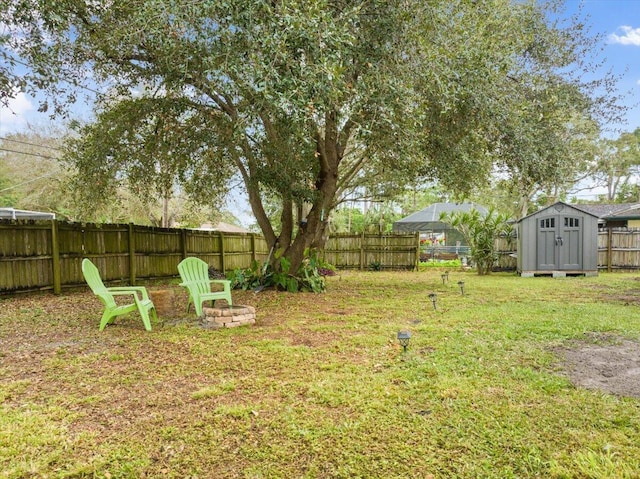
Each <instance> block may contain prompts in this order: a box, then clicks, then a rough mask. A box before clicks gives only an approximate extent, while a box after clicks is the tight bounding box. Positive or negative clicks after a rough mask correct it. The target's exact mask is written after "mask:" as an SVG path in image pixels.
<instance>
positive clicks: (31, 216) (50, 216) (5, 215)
mask: <svg viewBox="0 0 640 479" xmlns="http://www.w3.org/2000/svg"><path fill="white" fill-rule="evenodd" d="M0 219H10V220H55V219H56V215H55V213H45V212H43V211H29V210H17V209H15V208H0Z"/></svg>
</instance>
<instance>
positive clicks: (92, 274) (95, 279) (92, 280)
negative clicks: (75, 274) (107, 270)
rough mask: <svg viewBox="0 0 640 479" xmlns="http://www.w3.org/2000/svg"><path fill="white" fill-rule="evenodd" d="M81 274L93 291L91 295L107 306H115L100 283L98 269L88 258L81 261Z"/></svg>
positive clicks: (110, 296) (112, 299) (105, 288)
mask: <svg viewBox="0 0 640 479" xmlns="http://www.w3.org/2000/svg"><path fill="white" fill-rule="evenodd" d="M82 274H83V275H84V279H85V281H86V282H87V284H88V285H89V287H90V288H91V291H93V294H95V295H96V296H98V297H99V298H100V299H101V300H102V301H104V303H105V304H106V305H107V306H112V305H115V299H114V298H113V295H112V294H111V293H109V291H108V290H107V287H106V286H105V285H104V283H103V282H102V278H100V272H99V271H98V268H96V265H95V264H93V263H92V262H91V260H90V259H88V258H85V259H83V260H82Z"/></svg>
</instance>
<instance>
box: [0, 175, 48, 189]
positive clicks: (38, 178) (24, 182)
mask: <svg viewBox="0 0 640 479" xmlns="http://www.w3.org/2000/svg"><path fill="white" fill-rule="evenodd" d="M58 173H60V172H59V171H53V172H51V173H47V174H46V175H42V176H38V177H37V178H32V179H30V180H27V181H23V182H22V183H18V184H17V185H12V186H9V187H8V188H4V189H2V190H0V193H2V192H4V191H9V190H12V189H14V188H17V187H19V186H22V185H26V184H28V183H33V182H34V181H38V180H41V179H42V178H48V177H49V176H53V175H56V174H58Z"/></svg>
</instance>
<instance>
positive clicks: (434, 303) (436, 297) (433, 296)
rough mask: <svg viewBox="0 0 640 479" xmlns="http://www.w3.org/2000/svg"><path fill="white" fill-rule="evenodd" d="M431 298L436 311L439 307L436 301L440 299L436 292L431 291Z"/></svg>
mask: <svg viewBox="0 0 640 479" xmlns="http://www.w3.org/2000/svg"><path fill="white" fill-rule="evenodd" d="M429 299H430V300H431V302H432V303H433V310H434V311H435V310H436V309H437V308H436V301H438V295H437V294H436V293H429Z"/></svg>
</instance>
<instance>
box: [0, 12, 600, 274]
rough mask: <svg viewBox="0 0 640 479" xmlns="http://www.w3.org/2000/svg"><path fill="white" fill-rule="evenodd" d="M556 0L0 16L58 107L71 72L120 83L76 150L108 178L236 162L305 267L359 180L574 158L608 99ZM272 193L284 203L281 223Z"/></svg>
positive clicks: (388, 182) (384, 183)
mask: <svg viewBox="0 0 640 479" xmlns="http://www.w3.org/2000/svg"><path fill="white" fill-rule="evenodd" d="M554 8H555V6H554V4H551V3H550V4H542V3H541V2H537V1H533V0H530V1H524V2H521V1H518V2H514V1H510V0H453V1H446V2H445V1H441V0H427V1H425V0H385V1H382V0H307V1H304V2H298V1H279V0H225V1H216V2H213V1H211V2H209V1H197V2H195V1H190V0H183V1H179V0H172V1H170V0H135V1H132V0H112V1H110V2H93V1H78V0H58V1H56V2H45V1H37V0H13V1H11V2H9V4H3V6H0V21H1V22H2V23H4V24H6V25H10V26H11V27H12V28H13V29H14V31H15V32H17V34H15V35H10V36H5V37H0V55H2V56H3V57H4V58H5V60H6V59H16V58H19V59H20V61H21V62H25V63H26V64H28V65H30V67H31V68H30V70H29V72H28V73H27V74H26V75H24V76H21V77H20V79H19V81H18V83H19V86H21V87H23V88H24V87H26V85H31V87H32V88H33V87H37V88H44V89H48V90H49V92H50V93H52V97H51V98H52V99H51V100H50V101H51V102H52V104H51V107H53V109H54V111H55V110H58V109H61V108H63V107H64V103H65V102H66V101H69V100H74V97H75V95H76V90H75V89H73V88H71V87H65V86H64V85H61V83H60V80H64V81H66V82H67V84H68V85H76V84H81V83H83V82H86V80H87V78H90V79H91V82H95V83H96V84H102V85H108V86H109V87H110V88H109V91H108V94H107V95H105V96H104V97H103V98H100V99H101V100H103V101H102V103H100V104H99V108H100V109H101V110H100V111H99V114H98V116H97V121H96V123H95V124H93V125H89V126H88V127H87V129H86V130H84V131H83V136H82V138H81V141H80V142H76V143H74V145H73V151H74V154H73V155H72V156H71V157H70V158H71V159H72V160H73V164H74V165H75V166H76V167H77V169H78V172H79V175H80V176H79V177H81V178H85V179H86V181H87V182H90V183H91V185H92V189H93V191H94V194H95V196H96V197H99V196H100V195H101V194H102V195H104V194H105V193H106V191H107V189H108V188H109V185H110V181H112V179H113V178H117V177H118V175H129V176H130V177H131V178H133V179H134V180H135V179H136V178H140V179H141V181H138V182H137V183H138V184H140V185H142V187H143V188H156V189H158V188H159V189H162V182H163V181H165V182H166V181H168V178H169V179H171V181H174V182H176V183H177V184H179V185H181V187H182V188H184V189H185V190H186V191H189V192H190V193H191V194H192V195H193V197H195V198H200V199H202V200H203V201H205V200H210V198H211V193H212V192H214V193H215V192H218V191H223V190H224V187H225V185H228V183H229V180H230V178H232V177H233V176H234V175H235V176H236V177H237V178H240V179H241V180H242V182H243V184H244V186H245V188H246V191H247V193H248V197H249V202H250V204H251V208H252V211H253V214H254V216H255V218H256V220H257V223H258V225H259V226H260V228H261V230H262V232H263V234H264V235H265V237H266V239H267V241H268V243H269V244H270V245H271V246H273V247H274V248H277V249H281V250H282V251H281V252H282V254H283V255H284V256H286V257H288V258H289V259H290V260H291V270H292V271H295V270H297V268H298V266H299V265H300V264H301V262H302V258H303V254H304V251H305V250H306V249H307V248H309V247H313V246H318V245H322V244H323V241H324V237H325V229H326V227H327V223H328V218H329V213H330V212H331V211H332V210H333V209H334V208H335V207H336V206H337V205H338V204H339V203H340V201H342V200H343V199H344V198H345V197H346V196H347V195H348V194H349V192H350V191H353V190H354V189H357V188H362V187H369V188H371V187H375V188H378V189H380V190H381V191H382V190H385V189H386V190H389V191H393V190H397V189H399V188H401V187H402V186H403V185H404V184H406V183H409V182H415V180H416V178H424V179H434V180H437V181H438V182H439V183H440V184H441V185H442V186H443V187H444V188H446V189H451V190H455V191H459V192H462V193H464V192H469V191H471V190H473V189H474V188H475V187H477V186H479V185H482V184H484V183H485V182H486V180H487V178H488V177H489V176H490V175H491V174H492V173H493V172H494V171H495V169H496V168H500V169H502V170H503V171H505V172H507V174H508V175H509V176H510V177H511V178H512V179H513V180H514V181H516V183H521V182H523V181H525V180H526V181H529V182H533V183H535V182H539V180H540V179H544V178H549V177H550V176H553V175H555V174H557V173H558V171H562V168H563V167H566V165H567V161H573V160H574V159H575V155H573V154H568V153H572V152H573V150H571V145H570V143H571V142H568V141H567V138H568V137H570V136H572V135H573V131H574V130H579V129H581V128H582V126H580V125H586V124H593V122H596V121H597V119H598V114H600V113H602V112H603V111H606V108H605V107H606V106H607V105H605V102H604V97H599V98H598V97H596V96H595V95H594V91H595V90H594V89H593V87H594V85H593V84H587V83H583V82H582V81H581V80H580V78H578V77H575V76H573V75H572V73H573V71H574V70H573V69H572V66H573V67H575V66H578V67H581V66H582V65H580V64H581V62H582V61H583V59H584V58H587V57H588V55H587V54H586V53H588V52H589V50H590V49H591V48H593V47H594V46H595V44H594V42H593V41H592V40H590V39H589V37H588V36H586V35H585V29H584V25H582V24H580V23H576V22H573V23H572V22H569V23H568V24H567V25H564V26H563V25H561V24H559V23H554V22H553V21H551V20H550V18H551V17H550V16H549V13H552V12H553V9H554ZM553 18H556V17H555V16H554V17H553ZM7 64H8V65H9V66H11V64H10V63H7ZM10 71H11V69H10V68H8V69H6V70H5V71H4V72H3V73H2V76H0V78H3V79H4V80H3V81H4V82H5V83H9V82H10V80H11V78H12V77H11V75H10ZM88 72H90V76H89V77H88V76H87V73H88ZM15 78H16V77H15V76H14V77H13V80H14V83H15V81H16V80H15ZM7 79H9V80H7ZM140 91H142V93H140ZM159 158H164V160H163V161H167V163H158V161H159ZM145 172H148V176H146V175H145ZM145 182H146V183H145ZM165 186H166V183H165ZM266 197H268V198H270V201H273V199H276V200H277V201H278V203H279V204H280V208H279V211H280V215H281V216H280V218H279V220H278V221H277V224H278V225H279V227H278V228H277V229H276V228H274V227H273V224H272V222H271V221H270V218H269V215H268V214H267V211H266V207H265V203H264V201H263V200H264V198H266ZM302 215H304V218H303V217H302ZM302 220H304V221H302Z"/></svg>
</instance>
